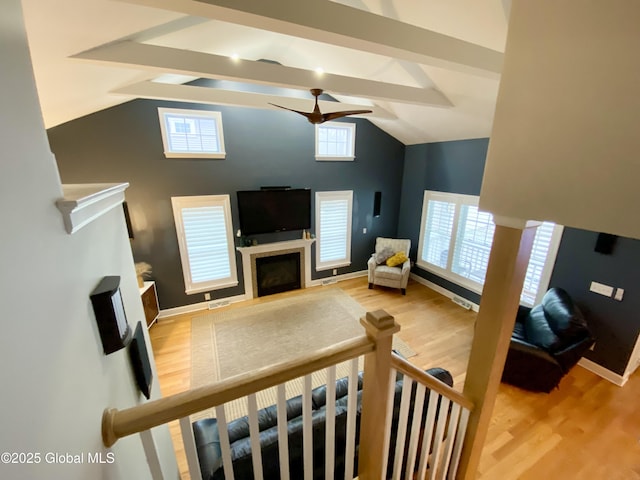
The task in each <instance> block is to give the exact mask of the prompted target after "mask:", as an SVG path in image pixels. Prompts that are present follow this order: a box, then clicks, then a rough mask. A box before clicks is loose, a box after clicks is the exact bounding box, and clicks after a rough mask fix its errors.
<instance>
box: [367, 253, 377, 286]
mask: <svg viewBox="0 0 640 480" xmlns="http://www.w3.org/2000/svg"><path fill="white" fill-rule="evenodd" d="M377 266H378V264H377V263H376V258H375V253H372V254H371V256H370V257H369V260H368V261H367V269H368V272H369V282H372V281H373V272H374V270H375V269H376V267H377Z"/></svg>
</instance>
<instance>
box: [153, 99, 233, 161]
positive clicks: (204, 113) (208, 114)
mask: <svg viewBox="0 0 640 480" xmlns="http://www.w3.org/2000/svg"><path fill="white" fill-rule="evenodd" d="M165 114H174V115H181V116H187V117H191V118H193V117H200V118H213V119H214V120H215V121H216V129H217V135H218V144H219V145H220V152H218V153H214V152H207V153H198V152H173V151H170V149H169V141H168V140H167V126H166V121H165ZM158 118H159V119H160V131H161V133H162V146H163V148H164V156H165V157H166V158H215V159H224V158H226V156H227V153H226V151H225V148H224V130H223V127H222V113H220V112H214V111H212V110H188V109H181V108H163V107H159V108H158Z"/></svg>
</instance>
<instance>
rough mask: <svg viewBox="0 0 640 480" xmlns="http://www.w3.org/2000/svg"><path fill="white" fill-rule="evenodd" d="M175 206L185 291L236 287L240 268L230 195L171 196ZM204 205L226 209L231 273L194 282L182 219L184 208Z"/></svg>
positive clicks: (174, 213) (174, 215)
mask: <svg viewBox="0 0 640 480" xmlns="http://www.w3.org/2000/svg"><path fill="white" fill-rule="evenodd" d="M171 205H172V207H173V217H174V221H175V225H176V233H177V236H178V247H179V250H180V261H181V263H182V273H183V276H184V285H185V293H186V294H187V295H191V294H194V293H201V292H207V291H211V290H218V289H221V288H228V287H235V286H236V285H238V270H237V268H236V255H235V248H234V240H233V239H234V237H233V232H232V230H233V227H232V220H231V201H230V198H229V195H201V196H190V197H171ZM204 206H207V207H209V206H222V207H223V209H224V221H225V228H226V237H227V252H228V255H229V267H230V270H231V275H230V276H229V277H226V278H221V279H217V280H211V281H208V282H198V283H193V282H192V280H191V268H190V265H189V254H188V250H187V244H186V238H185V235H184V226H183V221H182V209H183V208H197V207H204Z"/></svg>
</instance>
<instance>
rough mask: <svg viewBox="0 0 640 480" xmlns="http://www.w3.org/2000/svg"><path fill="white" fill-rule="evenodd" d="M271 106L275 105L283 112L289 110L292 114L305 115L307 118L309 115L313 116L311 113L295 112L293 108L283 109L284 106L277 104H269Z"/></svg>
mask: <svg viewBox="0 0 640 480" xmlns="http://www.w3.org/2000/svg"><path fill="white" fill-rule="evenodd" d="M269 105H273V106H274V107H278V108H282V109H283V110H289V111H290V112H295V113H299V114H300V115H304V116H305V117H307V118H308V117H309V115H311V114H310V113H307V112H301V111H300V110H294V109H293V108H287V107H283V106H282V105H276V104H275V103H269Z"/></svg>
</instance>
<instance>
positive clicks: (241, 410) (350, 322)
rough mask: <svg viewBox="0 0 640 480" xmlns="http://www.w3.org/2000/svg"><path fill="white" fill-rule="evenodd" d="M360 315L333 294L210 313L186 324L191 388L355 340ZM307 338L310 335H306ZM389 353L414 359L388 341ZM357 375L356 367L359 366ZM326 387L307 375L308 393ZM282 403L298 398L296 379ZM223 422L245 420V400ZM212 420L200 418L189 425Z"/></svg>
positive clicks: (264, 402)
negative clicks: (309, 386) (188, 341)
mask: <svg viewBox="0 0 640 480" xmlns="http://www.w3.org/2000/svg"><path fill="white" fill-rule="evenodd" d="M365 313H366V312H365V309H364V308H363V307H362V306H361V305H360V304H359V303H358V302H356V301H355V300H353V299H352V298H351V297H350V296H349V295H347V294H346V293H344V292H343V291H342V290H341V289H339V288H322V289H318V290H316V291H313V292H308V293H304V294H302V295H296V296H295V297H291V298H281V299H276V300H273V301H269V302H263V303H260V304H255V305H250V306H245V307H237V308H234V307H231V308H225V309H223V310H216V311H212V312H209V313H206V314H203V315H200V316H197V317H194V318H193V320H192V322H191V388H196V387H200V386H203V385H208V384H210V383H214V382H216V381H218V380H222V379H224V378H229V377H233V376H235V375H239V374H242V373H245V372H248V371H251V370H254V369H257V368H263V367H266V366H268V365H273V364H275V363H280V362H282V361H287V360H289V359H293V358H296V357H298V356H299V355H301V354H303V353H306V352H309V351H314V350H318V349H320V348H324V347H327V346H330V345H333V344H335V343H338V342H342V341H345V340H348V339H352V338H357V337H361V336H363V335H364V329H363V328H362V326H361V325H360V322H359V319H360V317H361V316H363V315H364V314H365ZM310 332H311V333H310ZM393 348H394V349H396V350H397V351H399V352H400V353H401V354H402V355H404V356H405V357H407V358H408V357H411V356H413V355H415V352H413V351H412V350H411V349H410V348H409V347H408V346H407V345H406V344H405V343H404V342H402V340H400V339H399V338H397V337H396V336H394V338H393ZM359 368H360V369H362V365H359ZM348 372H349V365H348V362H346V363H345V364H341V365H339V366H338V367H337V372H336V378H341V377H344V376H347V375H348ZM325 383H326V373H325V371H324V370H323V371H320V372H316V373H314V374H313V375H312V385H313V388H315V387H317V386H319V385H324V384H325ZM286 390H287V398H291V397H293V396H296V395H299V394H300V393H301V392H302V379H295V380H292V381H290V382H287V385H286ZM275 399H276V389H275V388H272V389H267V390H264V391H263V392H259V393H258V395H257V400H258V408H264V407H266V406H269V405H273V404H274V403H275ZM225 413H226V415H227V419H228V420H231V419H234V418H238V417H241V416H243V415H246V400H245V399H239V400H237V401H235V402H230V403H229V404H227V405H226V406H225ZM206 416H215V415H213V410H210V411H207V412H201V414H197V415H196V416H193V417H192V419H195V418H202V417H206Z"/></svg>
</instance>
